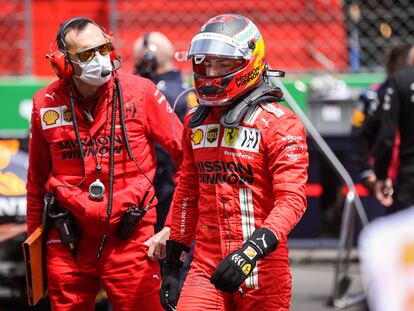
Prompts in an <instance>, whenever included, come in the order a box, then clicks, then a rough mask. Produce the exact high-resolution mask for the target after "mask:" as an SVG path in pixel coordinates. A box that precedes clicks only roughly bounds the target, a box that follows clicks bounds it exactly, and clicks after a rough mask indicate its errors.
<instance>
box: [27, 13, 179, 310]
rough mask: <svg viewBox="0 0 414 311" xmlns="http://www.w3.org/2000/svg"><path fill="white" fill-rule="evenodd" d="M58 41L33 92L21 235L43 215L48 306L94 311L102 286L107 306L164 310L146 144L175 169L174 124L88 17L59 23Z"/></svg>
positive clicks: (150, 154)
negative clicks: (48, 71)
mask: <svg viewBox="0 0 414 311" xmlns="http://www.w3.org/2000/svg"><path fill="white" fill-rule="evenodd" d="M56 43H57V50H55V51H51V54H49V55H48V58H49V61H50V63H51V65H52V68H53V69H54V71H55V73H56V74H57V75H58V77H59V78H60V79H59V80H57V81H55V82H53V83H51V84H50V85H48V86H46V87H45V88H43V89H41V90H40V91H38V92H37V93H36V94H35V96H34V99H33V110H32V120H31V127H30V147H29V169H28V176H27V225H28V234H29V235H30V234H31V233H32V232H33V231H34V230H35V229H36V228H37V227H38V226H39V225H40V224H41V223H42V213H44V214H45V218H44V219H46V221H45V222H44V225H45V226H46V227H47V232H48V236H47V262H46V265H47V281H48V292H49V295H50V298H51V304H52V308H53V309H54V310H94V305H95V298H96V296H97V293H98V291H99V290H100V287H101V285H102V286H103V288H104V289H105V291H106V293H107V295H108V298H109V301H110V302H111V304H112V307H113V309H114V310H162V307H161V305H160V303H159V296H158V290H159V287H160V274H159V265H158V262H157V261H156V260H159V259H162V258H163V257H164V256H165V240H166V239H167V238H168V236H169V230H170V229H169V228H168V227H165V228H164V229H162V230H161V231H160V232H159V233H158V234H155V235H154V225H155V220H156V215H155V208H154V206H155V204H156V199H155V194H154V186H153V184H152V180H153V178H154V175H155V170H156V158H155V153H154V142H155V141H156V142H157V143H159V144H161V145H162V146H163V148H165V149H166V150H168V152H169V153H170V155H171V157H172V158H173V159H174V163H175V165H176V167H177V168H179V167H180V165H181V162H182V149H181V143H180V139H179V137H180V136H181V132H182V124H181V122H180V120H179V119H178V118H177V117H176V116H175V114H173V112H172V109H171V107H170V106H169V104H168V102H167V101H166V100H165V98H164V96H162V94H161V93H160V91H159V90H158V89H157V87H156V86H155V85H154V84H153V83H152V82H151V81H149V80H147V79H143V78H141V77H137V76H135V75H131V74H126V73H123V72H121V71H118V69H119V67H120V65H121V64H120V60H119V57H118V55H117V53H116V52H117V50H116V47H115V46H114V43H113V39H112V37H111V36H110V35H109V34H108V33H106V32H105V30H104V29H103V28H102V27H101V26H100V25H98V24H96V23H95V22H94V21H93V20H91V19H88V18H85V17H77V18H73V19H71V20H68V21H66V22H64V23H63V24H62V25H61V26H60V28H59V30H58V33H57V38H56ZM80 146H81V148H80ZM44 202H45V205H44Z"/></svg>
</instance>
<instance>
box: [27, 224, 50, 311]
mask: <svg viewBox="0 0 414 311" xmlns="http://www.w3.org/2000/svg"><path fill="white" fill-rule="evenodd" d="M43 235H44V230H43V227H42V226H39V227H38V228H37V229H36V230H35V231H34V232H33V233H32V234H31V235H30V236H29V237H28V238H27V239H26V240H25V241H24V242H23V243H22V247H23V255H24V266H25V269H26V287H27V298H28V300H29V305H30V306H34V305H36V304H37V303H38V302H39V300H40V299H42V298H43V297H45V296H46V295H47V279H46V258H45V256H46V252H45V251H46V245H45V243H44V242H45V241H44V240H45V239H44V237H43Z"/></svg>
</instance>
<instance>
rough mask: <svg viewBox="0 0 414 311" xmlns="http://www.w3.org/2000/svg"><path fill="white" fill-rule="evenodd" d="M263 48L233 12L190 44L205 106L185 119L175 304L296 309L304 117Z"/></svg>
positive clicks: (170, 299)
mask: <svg viewBox="0 0 414 311" xmlns="http://www.w3.org/2000/svg"><path fill="white" fill-rule="evenodd" d="M264 52H265V47H264V40H263V37H262V36H261V34H260V32H259V30H258V28H257V27H256V26H255V25H254V23H253V22H252V21H250V20H249V19H247V18H245V17H243V16H240V15H234V14H225V15H219V16H216V17H213V18H211V19H209V20H208V21H207V22H206V23H205V24H204V25H203V26H202V27H201V29H200V31H199V32H198V34H197V35H196V36H195V37H194V38H193V39H192V41H191V44H190V48H189V51H188V59H191V61H192V64H193V72H194V75H193V77H194V84H195V89H196V92H197V96H198V102H199V104H200V107H199V108H197V109H193V111H192V112H189V114H188V115H187V116H186V118H185V120H184V130H183V139H182V144H183V153H184V160H183V165H182V171H181V176H180V183H179V185H178V188H177V189H176V192H175V194H174V201H173V215H172V228H171V235H170V240H168V241H167V256H166V266H167V269H166V270H167V273H166V277H165V278H164V279H163V282H162V286H161V290H160V297H161V303H162V305H163V306H164V308H166V310H174V308H175V307H176V308H177V310H180V311H183V310H184V311H187V310H188V311H190V310H191V311H197V310H200V311H201V310H239V311H240V310H242V311H243V310H272V311H273V310H289V306H290V296H291V275H290V268H289V260H288V249H287V235H288V233H289V232H290V231H291V229H292V228H293V227H294V226H295V225H296V224H297V222H298V221H299V219H300V218H301V216H302V214H303V212H304V211H305V208H306V197H305V184H306V181H307V168H308V153H307V145H306V135H305V130H304V127H303V125H302V123H301V121H300V120H299V118H298V117H297V116H296V115H295V114H293V113H292V112H291V111H290V110H289V109H287V108H285V107H283V106H281V105H279V104H278V103H277V102H278V101H281V97H282V93H281V91H280V89H278V88H272V87H271V86H270V85H269V84H268V82H267V77H266V72H267V64H266V62H265V55H264ZM193 239H195V253H194V259H193V261H192V264H191V268H190V272H189V274H188V277H187V279H186V281H185V283H184V287H183V289H182V292H181V295H179V291H178V286H179V285H178V282H179V280H178V277H179V276H178V274H179V272H178V271H179V268H180V266H181V265H182V262H183V260H184V257H185V253H186V252H187V251H188V249H189V246H190V245H191V242H192V241H193ZM178 298H179V299H178ZM177 302H178V304H177Z"/></svg>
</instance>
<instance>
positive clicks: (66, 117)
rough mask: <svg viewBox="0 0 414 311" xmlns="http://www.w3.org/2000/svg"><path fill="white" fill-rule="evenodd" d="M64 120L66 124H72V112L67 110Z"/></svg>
mask: <svg viewBox="0 0 414 311" xmlns="http://www.w3.org/2000/svg"><path fill="white" fill-rule="evenodd" d="M63 120H65V121H66V122H72V111H70V110H69V109H67V108H66V109H65V110H64V111H63Z"/></svg>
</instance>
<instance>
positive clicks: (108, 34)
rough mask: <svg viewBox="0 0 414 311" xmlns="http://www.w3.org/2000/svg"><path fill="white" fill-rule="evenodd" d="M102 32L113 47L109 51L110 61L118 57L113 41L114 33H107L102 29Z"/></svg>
mask: <svg viewBox="0 0 414 311" xmlns="http://www.w3.org/2000/svg"><path fill="white" fill-rule="evenodd" d="M104 34H105V36H106V38H107V39H108V40H109V41H110V42H111V44H112V48H113V50H112V51H111V53H110V54H109V57H110V58H111V61H114V60H119V59H118V54H117V52H116V42H115V38H114V33H113V32H112V31H111V32H109V33H106V32H105V31H104Z"/></svg>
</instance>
